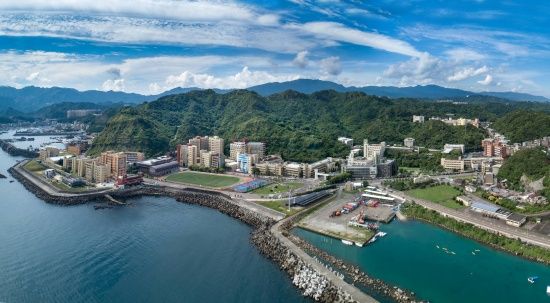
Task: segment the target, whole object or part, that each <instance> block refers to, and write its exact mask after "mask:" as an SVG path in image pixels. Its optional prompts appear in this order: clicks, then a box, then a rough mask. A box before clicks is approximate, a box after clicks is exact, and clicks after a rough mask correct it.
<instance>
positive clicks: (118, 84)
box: [101, 79, 126, 92]
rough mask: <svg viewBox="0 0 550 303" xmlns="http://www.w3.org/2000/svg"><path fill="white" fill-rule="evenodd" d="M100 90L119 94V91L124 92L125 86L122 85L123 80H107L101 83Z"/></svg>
mask: <svg viewBox="0 0 550 303" xmlns="http://www.w3.org/2000/svg"><path fill="white" fill-rule="evenodd" d="M101 88H102V89H103V90H104V91H111V90H112V91H115V92H119V91H125V89H126V86H125V84H124V79H109V80H106V81H105V82H103V84H102V85H101Z"/></svg>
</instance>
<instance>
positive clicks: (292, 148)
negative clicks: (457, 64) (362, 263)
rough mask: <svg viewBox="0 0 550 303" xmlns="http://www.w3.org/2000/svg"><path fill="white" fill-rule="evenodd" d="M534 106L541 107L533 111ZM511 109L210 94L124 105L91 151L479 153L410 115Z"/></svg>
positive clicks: (478, 133)
mask: <svg viewBox="0 0 550 303" xmlns="http://www.w3.org/2000/svg"><path fill="white" fill-rule="evenodd" d="M537 106H539V105H537ZM517 108H518V107H517V105H514V103H511V104H503V103H481V102H480V103H472V104H453V103H452V102H433V101H420V100H415V99H388V98H379V97H374V96H369V95H366V94H364V93H355V92H350V93H338V92H335V91H321V92H317V93H313V94H310V95H306V94H302V93H298V92H295V91H286V92H283V93H279V94H274V95H271V96H269V97H262V96H260V95H258V94H257V93H254V92H250V91H246V90H236V91H232V92H230V93H227V94H216V93H215V92H214V91H211V90H204V91H193V92H189V93H186V94H179V95H171V96H166V97H163V98H160V99H158V100H156V101H153V102H149V103H144V104H143V105H140V106H137V107H125V108H123V109H122V110H121V111H120V112H119V113H118V114H117V115H116V116H114V117H113V118H112V119H110V120H109V121H108V122H107V125H106V128H105V129H104V130H103V131H102V132H101V133H100V134H99V136H98V137H97V138H96V140H95V142H94V145H93V146H92V149H91V153H92V154H93V153H97V152H100V151H103V150H108V149H114V150H124V149H128V150H141V151H144V152H145V153H146V154H147V155H148V156H152V155H157V154H162V153H165V152H167V151H169V150H170V149H171V148H173V147H174V146H175V145H176V144H179V143H185V142H187V139H189V138H191V137H193V136H196V135H219V136H221V137H223V138H224V139H226V142H229V141H232V140H238V139H243V138H246V139H249V140H259V141H265V142H267V146H268V152H269V153H278V154H281V155H282V156H283V158H284V159H287V160H295V161H308V162H309V161H314V160H318V159H321V158H323V157H327V156H345V155H346V154H347V153H348V152H349V148H348V147H347V146H345V145H343V144H341V143H339V142H337V140H336V139H337V137H339V136H348V137H352V138H353V139H354V140H355V142H356V144H361V143H362V141H363V139H369V140H370V141H371V142H380V141H386V143H388V144H395V143H398V144H402V142H403V139H404V138H406V137H413V138H415V139H416V143H417V145H421V146H425V147H429V148H442V146H443V144H444V143H465V144H466V147H467V148H468V149H470V150H473V149H479V148H480V142H481V140H482V139H483V137H484V133H483V131H482V130H481V129H477V128H475V127H472V126H466V127H453V126H449V125H446V124H444V123H442V122H439V121H427V122H426V123H422V124H420V123H412V116H413V115H424V116H426V118H428V117H431V116H441V117H444V116H447V115H451V116H454V117H466V118H475V117H479V118H480V119H482V120H495V119H496V118H497V117H498V116H500V115H502V114H504V113H506V112H510V111H513V110H514V109H517Z"/></svg>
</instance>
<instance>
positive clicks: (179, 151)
mask: <svg viewBox="0 0 550 303" xmlns="http://www.w3.org/2000/svg"><path fill="white" fill-rule="evenodd" d="M188 155H189V147H188V145H187V144H178V145H177V146H176V161H178V164H179V166H183V167H187V166H189V165H188V163H189V156H188Z"/></svg>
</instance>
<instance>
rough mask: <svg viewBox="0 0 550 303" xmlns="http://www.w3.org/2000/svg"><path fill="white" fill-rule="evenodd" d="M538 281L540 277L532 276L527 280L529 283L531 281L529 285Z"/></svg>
mask: <svg viewBox="0 0 550 303" xmlns="http://www.w3.org/2000/svg"><path fill="white" fill-rule="evenodd" d="M538 279H539V277H538V276H532V277H529V278H527V281H529V283H535V282H536V281H537V280H538Z"/></svg>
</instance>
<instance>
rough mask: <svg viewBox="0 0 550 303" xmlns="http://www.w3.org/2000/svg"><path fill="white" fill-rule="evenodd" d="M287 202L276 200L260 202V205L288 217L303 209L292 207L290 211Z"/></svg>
mask: <svg viewBox="0 0 550 303" xmlns="http://www.w3.org/2000/svg"><path fill="white" fill-rule="evenodd" d="M285 202H286V201H285V200H274V201H261V202H258V204H260V205H263V206H265V207H267V208H271V209H273V210H276V211H278V212H282V213H284V214H286V215H287V216H290V215H293V214H295V213H297V212H299V211H300V210H301V209H302V208H301V207H300V208H297V207H291V208H290V211H289V210H288V206H287V205H286V204H285Z"/></svg>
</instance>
